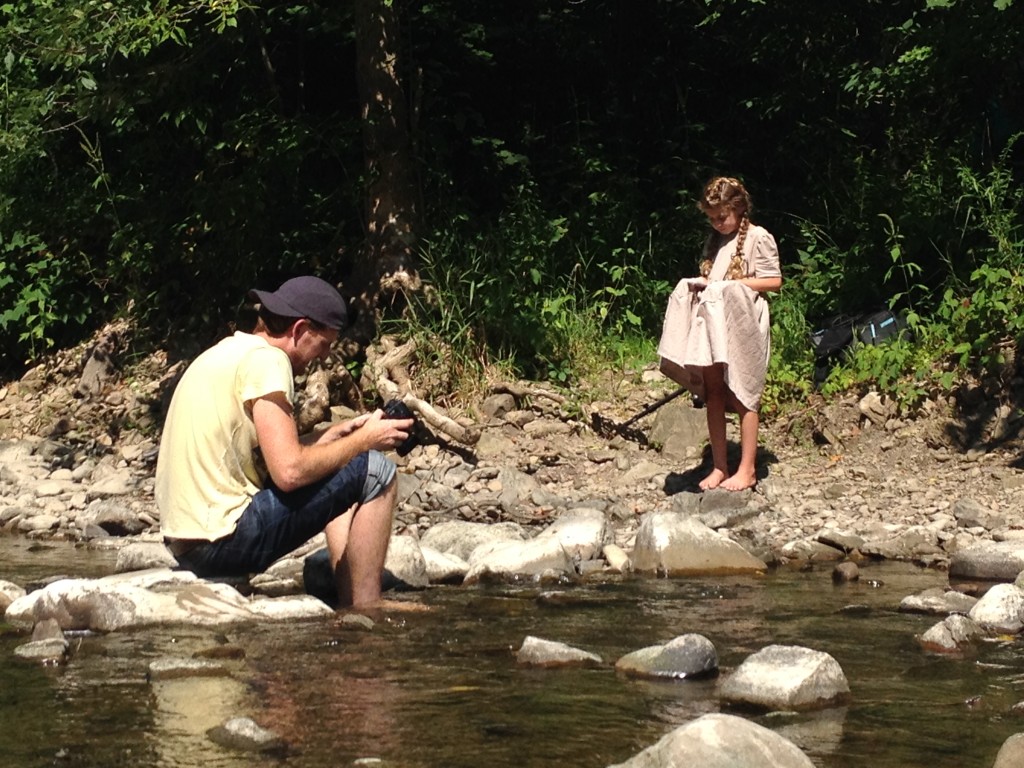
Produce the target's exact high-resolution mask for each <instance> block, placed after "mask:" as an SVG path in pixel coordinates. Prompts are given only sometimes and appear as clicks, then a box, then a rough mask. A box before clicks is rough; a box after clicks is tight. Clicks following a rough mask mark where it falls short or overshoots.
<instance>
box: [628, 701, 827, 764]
mask: <svg viewBox="0 0 1024 768" xmlns="http://www.w3.org/2000/svg"><path fill="white" fill-rule="evenodd" d="M684 765H686V766H691V765H692V766H700V768H737V766H743V768H813V766H814V763H812V762H811V760H810V758H809V757H807V755H805V754H804V753H803V752H801V751H800V749H799V748H798V747H797V746H796V745H795V744H793V743H792V742H791V741H788V740H786V739H785V738H783V737H782V736H779V735H778V734H777V733H775V732H774V731H771V730H769V729H767V728H765V727H764V726H762V725H758V724H757V723H752V722H750V721H749V720H745V719H744V718H742V717H736V716H735V715H723V714H712V715H704V716H703V717H700V718H698V719H697V720H693V721H692V722H689V723H687V724H685V725H681V726H680V727H678V728H676V729H675V730H674V731H672V732H671V733H669V734H668V735H666V736H664V737H662V738H661V739H660V740H659V741H658V742H656V743H655V744H654V745H652V746H650V747H648V748H647V749H645V750H644V751H643V752H640V753H639V754H638V755H636V756H634V757H632V758H630V759H629V760H627V761H626V762H624V763H619V764H618V765H616V766H610V767H609V768H676V767H677V766H684Z"/></svg>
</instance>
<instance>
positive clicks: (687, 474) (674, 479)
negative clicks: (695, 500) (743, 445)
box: [665, 441, 779, 496]
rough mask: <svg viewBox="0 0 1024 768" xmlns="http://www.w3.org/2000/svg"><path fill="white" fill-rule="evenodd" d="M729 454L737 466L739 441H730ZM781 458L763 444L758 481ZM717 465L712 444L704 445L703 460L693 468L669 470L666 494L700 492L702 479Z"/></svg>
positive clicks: (758, 464) (758, 455)
mask: <svg viewBox="0 0 1024 768" xmlns="http://www.w3.org/2000/svg"><path fill="white" fill-rule="evenodd" d="M727 450H728V456H729V465H730V466H732V467H735V466H736V465H737V464H738V463H739V460H740V446H739V443H735V442H732V441H730V442H729V444H728V447H727ZM778 463H779V458H778V457H777V456H776V455H775V453H773V452H772V451H769V450H768V449H767V448H763V447H761V446H759V447H758V449H757V462H756V464H757V468H756V472H757V482H759V483H760V482H761V481H762V480H764V479H765V478H767V477H768V475H769V467H770V466H771V465H773V464H778ZM714 466H715V463H714V460H713V459H712V458H711V446H710V445H706V446H704V451H703V453H702V454H701V462H700V464H698V465H697V466H695V467H693V468H692V469H687V470H685V471H683V472H669V474H668V476H667V477H666V478H665V495H666V496H675V495H676V494H677V493H683V492H689V493H700V492H701V490H700V481H701V480H703V479H704V478H705V477H707V475H708V473H710V472H711V470H712V468H713V467H714Z"/></svg>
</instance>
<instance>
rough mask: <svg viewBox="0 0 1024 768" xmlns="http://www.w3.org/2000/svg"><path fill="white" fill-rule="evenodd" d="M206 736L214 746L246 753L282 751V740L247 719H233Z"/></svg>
mask: <svg viewBox="0 0 1024 768" xmlns="http://www.w3.org/2000/svg"><path fill="white" fill-rule="evenodd" d="M207 736H209V737H210V740H211V741H213V742H214V743H216V744H220V745H221V746H222V747H227V748H229V749H238V750H243V751H246V752H268V751H276V750H280V749H283V748H284V746H285V742H284V740H283V739H282V738H281V737H280V736H278V735H277V734H276V733H274V732H273V731H269V730H267V729H266V728H263V727H261V726H260V725H258V724H257V723H256V722H255V721H253V720H252V719H250V718H248V717H233V718H231V719H230V720H228V721H227V722H225V723H223V724H221V725H219V726H216V727H215V728H211V729H210V730H209V731H207Z"/></svg>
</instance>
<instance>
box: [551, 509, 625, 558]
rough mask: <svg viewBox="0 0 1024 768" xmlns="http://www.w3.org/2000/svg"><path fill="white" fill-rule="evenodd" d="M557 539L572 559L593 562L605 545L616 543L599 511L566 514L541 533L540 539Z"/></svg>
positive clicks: (577, 510)
mask: <svg viewBox="0 0 1024 768" xmlns="http://www.w3.org/2000/svg"><path fill="white" fill-rule="evenodd" d="M549 537H550V538H555V539H557V540H558V542H559V543H560V544H561V545H562V548H563V549H565V551H566V552H567V553H568V554H569V556H570V557H573V558H577V559H579V560H593V559H594V558H595V557H597V556H598V554H599V553H600V552H601V549H602V547H604V545H605V544H610V543H612V541H614V532H613V531H612V528H611V526H610V525H609V524H608V519H607V518H606V517H605V515H604V512H602V511H600V510H598V509H574V510H570V511H568V512H566V513H564V514H563V515H562V516H561V517H559V518H558V519H557V520H556V521H555V522H553V523H552V524H551V525H549V526H548V527H547V528H545V529H544V530H543V531H541V532H540V533H539V534H538V535H537V538H538V539H544V538H549Z"/></svg>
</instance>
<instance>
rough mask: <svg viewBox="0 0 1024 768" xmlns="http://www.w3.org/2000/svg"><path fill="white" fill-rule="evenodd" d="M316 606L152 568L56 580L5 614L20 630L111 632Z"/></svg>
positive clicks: (309, 613) (303, 614)
mask: <svg viewBox="0 0 1024 768" xmlns="http://www.w3.org/2000/svg"><path fill="white" fill-rule="evenodd" d="M289 600H291V601H298V602H288V601H289ZM317 602H318V601H312V600H304V599H300V598H279V599H278V600H263V599H260V600H256V601H253V600H250V599H249V598H246V597H244V596H243V595H242V594H240V593H239V592H238V591H237V590H236V589H234V588H232V587H230V586H228V585H227V584H221V583H217V582H210V581H204V580H201V579H199V578H198V577H196V576H195V575H194V574H191V573H189V572H186V571H170V570H167V569H152V570H148V571H136V572H133V573H129V574H117V575H114V576H106V577H103V578H100V579H60V580H58V581H55V582H53V583H51V584H49V585H47V586H46V587H43V588H42V589H39V590H36V591H35V592H30V593H29V594H27V595H25V596H24V597H20V598H18V599H17V600H15V601H14V602H13V603H12V604H11V605H10V606H9V607H8V609H7V612H6V614H5V616H6V619H7V621H8V622H10V623H11V624H13V625H14V626H18V627H24V628H28V627H31V626H33V625H34V624H35V623H36V622H38V621H42V620H44V619H54V620H56V621H57V622H58V624H59V625H60V627H61V628H62V629H64V630H92V631H96V632H113V631H116V630H124V629H135V628H138V627H146V626H154V625H162V624H192V625H199V626H220V625H225V624H232V623H237V622H244V621H252V620H254V619H260V618H264V619H279V618H280V619H294V618H313V617H316V616H323V615H325V614H324V612H323V608H324V606H322V605H320V606H317V605H316V603H317Z"/></svg>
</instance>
